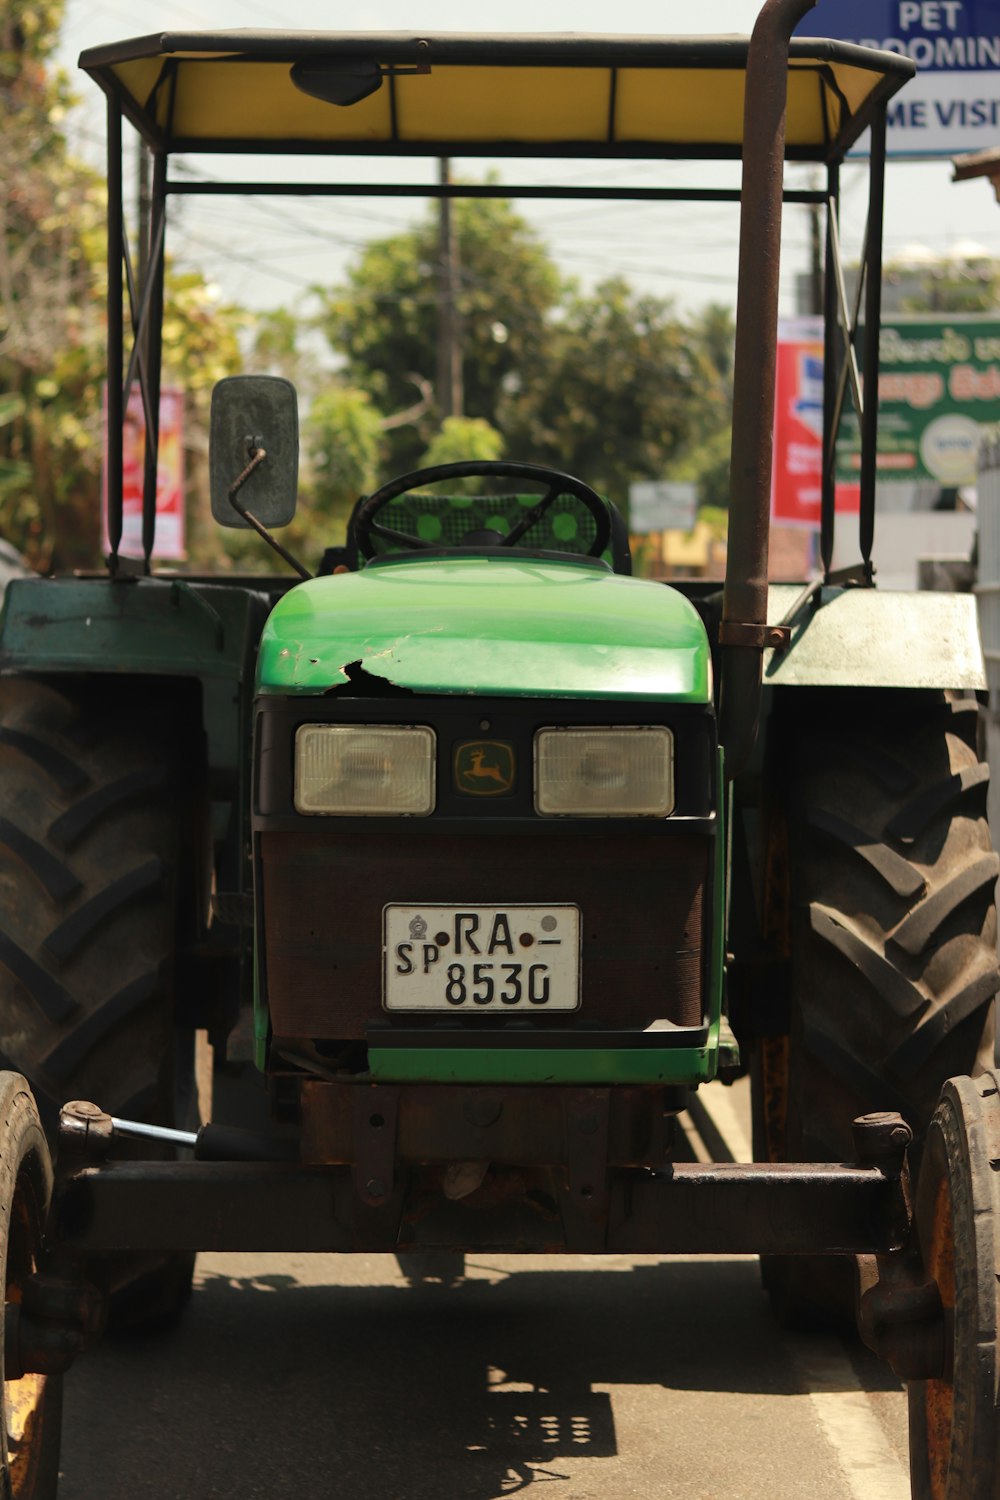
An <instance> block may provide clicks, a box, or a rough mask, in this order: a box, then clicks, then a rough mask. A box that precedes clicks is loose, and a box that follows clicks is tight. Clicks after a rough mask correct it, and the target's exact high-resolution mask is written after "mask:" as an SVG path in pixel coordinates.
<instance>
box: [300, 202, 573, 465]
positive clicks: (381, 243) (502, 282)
mask: <svg viewBox="0 0 1000 1500" xmlns="http://www.w3.org/2000/svg"><path fill="white" fill-rule="evenodd" d="M452 233H453V236H454V238H455V241H456V242H457V245H458V262H459V291H458V296H457V301H456V305H457V312H458V317H459V321H460V325H461V340H462V349H463V353H464V361H463V375H464V388H465V392H464V394H465V400H464V408H465V411H464V414H465V415H466V416H469V417H481V418H482V419H483V420H485V421H487V422H489V423H490V424H491V425H493V426H496V425H498V424H497V420H496V413H497V405H498V402H499V400H500V399H501V396H502V392H503V388H504V384H505V382H509V381H510V380H511V379H514V378H516V377H517V376H518V375H520V374H522V372H523V371H525V370H527V369H530V368H532V367H533V366H537V365H538V364H540V363H541V362H542V361H543V359H544V353H545V345H546V342H547V339H548V335H549V327H548V315H549V313H550V312H551V310H552V309H553V308H554V307H555V306H556V303H557V301H558V299H559V296H560V293H561V290H562V283H561V279H560V276H559V273H558V271H557V270H556V267H555V265H554V263H553V261H552V259H551V257H550V256H549V255H548V253H547V251H546V250H545V248H544V246H543V245H542V243H541V241H540V239H539V237H538V236H537V235H536V234H535V232H534V230H533V229H532V228H531V227H530V226H529V225H528V223H527V222H526V220H524V219H523V218H522V217H521V216H520V214H518V213H517V212H516V211H515V210H514V208H513V207H512V206H511V204H510V203H508V202H505V201H504V200H501V199H474V198H462V199H457V200H456V201H455V203H454V204H453V212H452ZM437 235H438V223H437V212H436V209H433V210H431V211H430V212H428V214H427V215H426V217H425V218H424V219H423V220H422V221H421V222H420V223H419V224H418V225H416V226H415V227H414V228H413V229H409V230H404V231H403V232H402V233H400V234H395V235H392V236H390V237H389V238H387V239H381V240H376V241H374V242H373V243H372V244H370V245H368V246H367V247H366V248H365V249H364V250H363V251H362V252H361V255H360V256H359V258H358V260H357V262H356V263H355V264H354V265H353V266H352V267H351V268H350V270H349V271H348V274H347V279H346V281H345V282H344V284H343V285H342V286H340V287H337V288H334V289H333V290H332V291H329V292H322V291H321V293H320V296H321V299H322V311H321V313H320V318H319V322H320V326H321V327H322V328H323V330H324V332H325V334H326V336H327V338H328V339H329V341H330V344H331V347H332V348H333V349H334V350H335V352H336V353H338V354H339V355H341V356H343V358H344V361H345V375H346V378H347V380H348V381H349V382H350V383H351V384H353V385H357V386H360V387H361V388H362V389H363V390H367V391H368V392H369V393H370V395H371V396H372V399H373V400H374V401H375V403H376V405H377V406H378V408H379V409H380V410H381V411H383V412H385V413H387V414H391V413H393V412H396V411H399V410H401V409H403V408H406V407H409V406H411V405H412V403H413V400H414V384H413V382H414V378H415V377H422V378H423V379H425V380H431V381H432V380H433V378H434V374H435V366H436V344H437V283H436V265H437V253H438V250H437ZM436 426H437V421H436V417H435V414H434V413H433V412H430V411H429V412H428V413H427V414H426V415H425V416H424V417H423V418H422V419H421V420H420V421H418V422H417V423H415V424H413V425H408V426H404V427H400V428H398V429H395V430H393V431H392V432H391V434H390V437H389V441H388V444H387V452H386V461H387V464H388V466H389V468H390V470H404V469H408V468H413V467H415V465H416V463H417V461H418V459H419V457H420V454H421V453H422V452H423V450H424V448H425V447H426V445H427V443H428V442H429V441H430V439H431V438H432V436H433V433H434V431H435V429H436Z"/></svg>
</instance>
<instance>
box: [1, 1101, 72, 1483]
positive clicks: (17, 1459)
mask: <svg viewBox="0 0 1000 1500" xmlns="http://www.w3.org/2000/svg"><path fill="white" fill-rule="evenodd" d="M51 1198H52V1162H51V1158H50V1156H49V1148H48V1143H47V1142H46V1139H45V1132H44V1131H43V1130H42V1126H41V1123H40V1121H39V1118H38V1111H37V1109H36V1107H35V1101H34V1099H33V1097H32V1094H31V1090H30V1089H29V1087H28V1084H27V1082H26V1081H25V1079H23V1078H22V1077H21V1076H20V1074H18V1073H0V1266H2V1268H3V1283H4V1309H5V1311H6V1308H7V1307H9V1306H11V1305H17V1304H19V1303H20V1302H21V1300H22V1298H23V1295H24V1287H25V1283H26V1282H27V1280H28V1278H29V1277H30V1276H31V1275H33V1273H34V1272H35V1270H36V1269H37V1264H38V1257H39V1253H40V1250H41V1244H42V1235H43V1232H44V1229H45V1220H46V1217H47V1215H48V1210H49V1203H50V1201H51ZM3 1331H4V1330H3V1326H2V1325H0V1361H3V1360H4V1352H3V1337H2V1335H3ZM3 1375H4V1380H3V1422H2V1432H0V1494H2V1495H3V1496H4V1497H5V1500H6V1497H10V1500H54V1497H55V1494H56V1488H57V1486H58V1482H59V1441H60V1435H61V1424H62V1376H60V1375H38V1374H27V1375H22V1376H21V1378H20V1379H19V1380H8V1379H7V1378H6V1376H7V1371H6V1368H4V1370H3Z"/></svg>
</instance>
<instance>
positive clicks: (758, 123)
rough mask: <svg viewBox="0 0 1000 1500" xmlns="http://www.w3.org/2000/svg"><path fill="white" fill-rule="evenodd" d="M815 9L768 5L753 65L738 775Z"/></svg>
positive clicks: (753, 701) (749, 83) (734, 672)
mask: <svg viewBox="0 0 1000 1500" xmlns="http://www.w3.org/2000/svg"><path fill="white" fill-rule="evenodd" d="M815 3H816V0H767V3H766V4H765V5H764V8H763V9H762V10H761V12H760V15H759V16H758V17H757V24H756V26H755V27H754V30H753V36H752V37H751V40H750V52H749V56H748V58H747V78H746V99H745V103H744V110H743V200H742V211H741V214H740V269H739V288H738V292H737V304H736V361H735V367H734V373H733V445H732V458H731V464H730V472H729V549H728V560H727V565H726V584H725V592H724V594H723V606H722V629H721V631H720V637H719V639H720V642H722V647H723V649H722V668H721V684H720V693H721V700H720V717H721V734H722V740H723V744H724V745H725V748H726V769H727V773H728V774H729V775H730V776H734V775H736V774H737V772H738V771H739V770H740V769H741V768H742V766H743V765H745V763H746V761H747V759H748V758H749V755H750V752H751V751H752V749H753V745H754V741H755V739H756V736H757V719H758V715H759V711H760V685H761V670H762V651H761V647H760V644H759V643H757V642H751V639H750V637H752V634H753V632H752V629H751V630H750V631H747V629H746V627H748V626H749V627H753V626H760V627H763V626H764V624H765V623H766V620H767V547H768V530H769V526H770V511H771V448H772V435H773V425H774V379H775V360H776V353H775V346H776V343H777V335H778V267H779V263H780V258H781V209H782V194H783V190H784V168H785V111H786V105H787V98H788V44H789V41H790V40H791V35H792V32H793V31H794V30H795V27H796V26H797V25H798V23H799V21H800V20H801V19H802V17H803V16H804V15H805V14H806V13H807V11H810V10H812V8H813V5H814V4H815Z"/></svg>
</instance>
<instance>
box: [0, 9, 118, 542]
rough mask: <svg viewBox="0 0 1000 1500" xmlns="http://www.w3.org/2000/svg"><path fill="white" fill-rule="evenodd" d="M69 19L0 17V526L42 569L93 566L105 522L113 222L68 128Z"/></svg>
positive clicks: (13, 12) (44, 13)
mask: <svg viewBox="0 0 1000 1500" xmlns="http://www.w3.org/2000/svg"><path fill="white" fill-rule="evenodd" d="M61 18H62V5H61V0H42V3H36V0H31V3H26V0H8V4H7V6H6V8H5V9H4V11H3V12H2V14H0V106H2V109H3V115H4V170H3V173H2V174H0V394H2V395H3V396H4V397H6V398H7V399H6V406H5V410H6V413H7V420H6V422H5V423H4V425H3V426H2V427H0V461H2V464H3V474H4V476H5V479H4V483H3V487H2V492H0V528H2V530H3V533H4V535H5V536H6V537H7V538H8V539H9V540H10V541H11V542H13V543H14V545H15V546H16V547H18V548H19V549H20V550H21V551H23V552H25V553H26V554H27V556H28V558H29V560H30V561H31V562H32V563H34V564H35V565H36V566H41V567H46V566H48V565H50V564H51V563H53V562H58V563H61V564H63V565H66V566H72V565H73V564H77V563H85V562H90V561H92V560H93V558H94V555H95V552H96V549H97V545H98V524H99V521H98V510H97V495H98V480H99V451H100V450H99V445H100V434H101V402H100V371H101V352H100V351H101V340H102V332H101V320H102V311H101V303H100V300H99V296H98V287H99V280H98V277H97V274H96V273H95V264H96V263H99V260H100V257H101V255H102V254H103V231H102V224H103V210H102V203H101V190H100V184H99V181H98V179H97V178H96V176H95V175H94V174H93V173H91V172H89V171H87V170H85V169H84V168H81V167H80V166H78V165H77V164H75V163H74V162H73V161H72V160H71V159H70V157H69V154H68V152H67V149H66V142H65V139H64V137H63V134H62V131H61V129H60V126H61V121H62V119H63V116H64V114H65V109H66V105H67V102H68V93H67V86H66V81H65V79H64V78H63V77H62V76H61V75H60V74H58V73H56V72H54V71H53V70H52V69H51V67H50V56H51V50H52V47H53V45H54V42H55V39H56V35H57V31H58V26H59V22H60V21H61Z"/></svg>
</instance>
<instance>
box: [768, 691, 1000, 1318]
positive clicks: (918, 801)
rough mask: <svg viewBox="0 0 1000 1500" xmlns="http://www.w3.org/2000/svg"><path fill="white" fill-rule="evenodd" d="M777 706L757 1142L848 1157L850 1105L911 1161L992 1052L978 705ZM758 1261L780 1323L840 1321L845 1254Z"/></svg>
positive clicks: (817, 1156) (906, 701)
mask: <svg viewBox="0 0 1000 1500" xmlns="http://www.w3.org/2000/svg"><path fill="white" fill-rule="evenodd" d="M779 708H780V710H781V712H782V717H783V718H784V719H785V728H786V729H787V730H788V731H789V732H788V733H785V734H782V722H781V719H778V722H777V724H776V726H775V728H776V731H777V743H779V744H782V743H784V744H785V745H786V746H787V747H788V750H789V752H790V753H789V758H788V759H787V760H785V762H784V763H783V764H782V765H781V766H777V765H776V766H775V771H776V773H777V775H778V778H779V779H777V780H776V781H775V783H774V784H775V785H777V786H783V787H785V788H789V789H790V794H789V801H788V803H787V813H786V817H785V820H784V821H785V827H784V828H783V829H782V828H780V827H779V829H778V832H777V836H776V839H777V845H778V853H777V863H778V865H780V864H781V863H782V856H783V855H784V863H785V868H784V878H783V879H782V880H781V881H779V882H777V889H778V890H779V891H780V892H782V894H780V895H779V897H778V903H777V904H778V906H779V907H780V906H781V905H782V903H784V911H783V912H779V914H778V918H777V925H778V927H779V929H780V927H781V926H782V924H784V933H783V938H784V941H785V943H786V944H787V949H786V951H787V952H788V954H789V959H790V965H791V978H792V1017H791V1033H790V1037H789V1038H788V1039H787V1040H786V1041H784V1043H783V1039H780V1038H777V1039H775V1038H771V1039H766V1040H765V1041H764V1042H762V1043H761V1044H759V1052H758V1059H757V1066H756V1073H757V1077H756V1080H755V1081H756V1082H757V1086H758V1098H757V1101H756V1103H757V1115H758V1120H759V1125H758V1139H759V1141H760V1143H761V1145H762V1147H763V1150H762V1152H761V1154H766V1155H769V1156H770V1157H771V1158H772V1159H776V1160H781V1159H783V1160H791V1161H848V1160H851V1159H852V1157H853V1143H852V1139H851V1122H852V1120H854V1119H855V1117H856V1116H858V1115H861V1114H866V1113H869V1112H870V1111H873V1110H898V1111H899V1112H900V1113H901V1114H902V1115H903V1116H904V1117H905V1118H906V1119H907V1120H908V1122H909V1123H910V1125H911V1126H912V1127H913V1130H914V1134H915V1146H914V1149H913V1152H912V1153H911V1160H912V1161H913V1162H914V1164H916V1163H917V1162H918V1161H919V1156H920V1150H921V1144H922V1140H923V1136H924V1133H925V1131H926V1129H927V1126H928V1123H929V1121H930V1118H931V1115H932V1112H933V1110H934V1108H935V1105H936V1103H937V1099H938V1095H939V1093H940V1089H941V1085H942V1084H943V1082H944V1081H945V1079H947V1078H949V1077H952V1076H954V1075H957V1074H965V1073H973V1072H976V1071H978V1070H979V1069H981V1068H982V1067H986V1066H990V1065H992V1063H993V1016H992V1011H993V1001H994V996H995V995H996V993H997V990H998V989H1000V970H998V967H997V954H996V908H995V896H994V887H995V884H996V880H997V873H998V870H1000V861H998V859H997V856H996V855H995V854H994V853H993V851H992V847H991V843H990V835H989V829H988V827H987V823H986V787H987V781H988V770H987V767H986V766H985V765H984V764H983V763H982V762H980V760H979V758H978V755H977V753H976V748H975V747H976V729H977V705H976V703H975V702H974V700H971V699H955V698H952V697H950V696H949V695H946V694H942V693H902V692H900V693H895V694H890V693H885V692H879V693H874V692H873V693H870V694H865V693H863V692H856V693H841V694H830V693H827V694H823V695H820V694H816V695H812V694H805V693H803V694H797V693H789V694H788V697H787V700H786V702H785V703H784V704H781V705H776V716H777V714H778V712H779ZM791 715H794V716H795V722H794V723H793V722H789V716H791ZM796 723H797V724H799V725H801V724H805V725H807V726H808V729H807V730H806V731H805V732H803V731H802V729H801V728H799V729H796V727H795V724H796ZM772 920H774V917H773V915H772ZM764 1276H765V1284H766V1286H767V1288H768V1291H769V1293H770V1295H771V1297H772V1301H773V1302H774V1305H775V1309H776V1311H777V1313H778V1315H779V1317H781V1318H782V1319H783V1320H784V1321H794V1322H800V1323H801V1322H809V1321H817V1320H818V1321H835V1322H845V1321H852V1320H853V1290H854V1289H853V1263H852V1262H851V1261H849V1260H837V1259H834V1258H826V1259H824V1260H817V1259H810V1258H807V1259H798V1258H796V1259H794V1260H793V1259H782V1258H771V1259H769V1260H767V1261H766V1262H765V1263H764Z"/></svg>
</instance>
